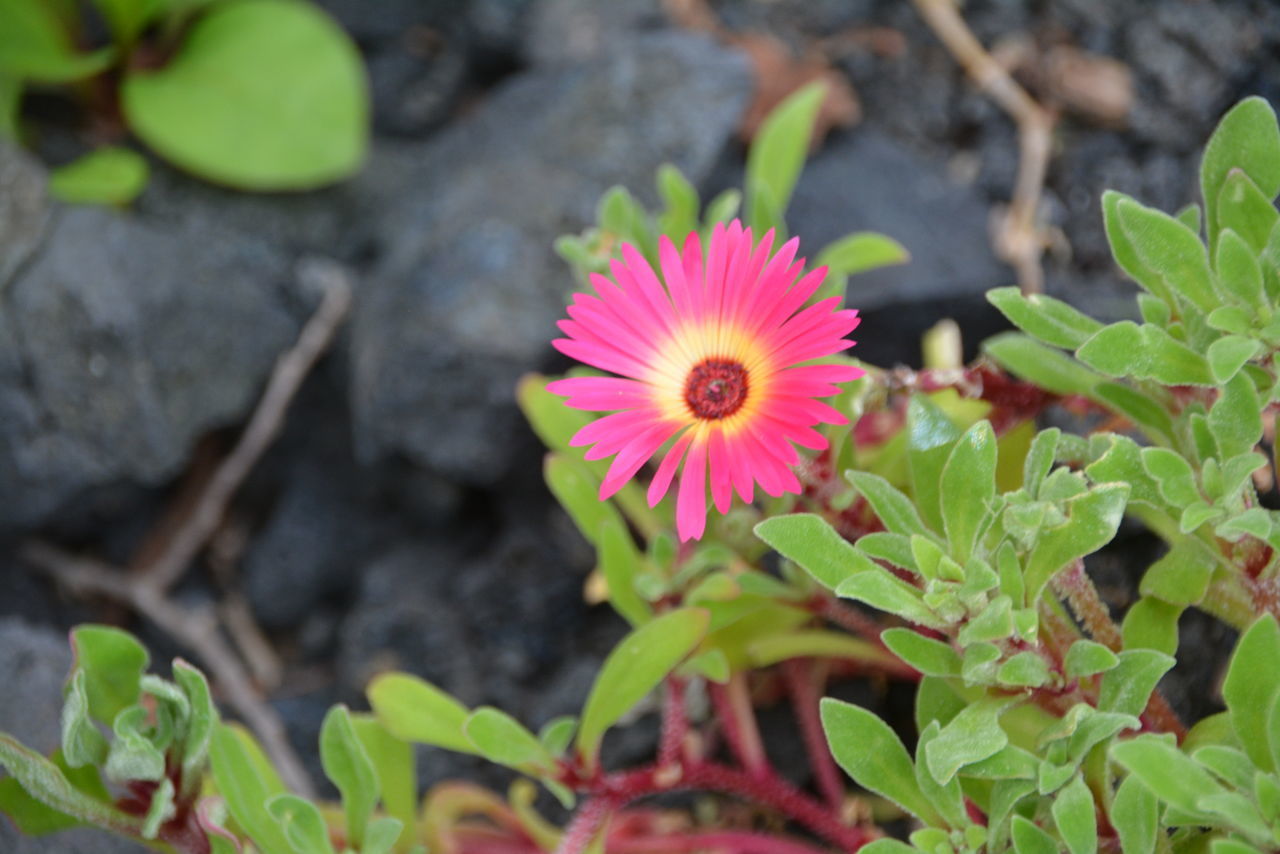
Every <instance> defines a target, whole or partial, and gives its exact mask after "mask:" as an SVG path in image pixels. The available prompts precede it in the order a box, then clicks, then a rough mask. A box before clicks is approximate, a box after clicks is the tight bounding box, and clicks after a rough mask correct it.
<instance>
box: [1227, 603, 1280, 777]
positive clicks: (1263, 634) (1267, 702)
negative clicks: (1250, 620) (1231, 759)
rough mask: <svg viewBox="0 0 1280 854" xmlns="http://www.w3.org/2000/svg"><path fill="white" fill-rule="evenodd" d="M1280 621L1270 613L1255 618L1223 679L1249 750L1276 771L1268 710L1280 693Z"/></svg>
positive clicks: (1235, 721)
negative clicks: (1269, 742) (1269, 745)
mask: <svg viewBox="0 0 1280 854" xmlns="http://www.w3.org/2000/svg"><path fill="white" fill-rule="evenodd" d="M1277 661H1280V625H1277V623H1276V618H1275V617H1274V616H1273V615H1271V614H1268V615H1266V616H1264V617H1262V618H1260V619H1258V620H1256V621H1255V622H1254V624H1253V625H1252V626H1250V627H1249V629H1248V631H1246V632H1245V633H1244V634H1243V635H1242V636H1241V637H1240V640H1239V641H1238V642H1237V643H1236V649H1235V652H1234V653H1232V656H1231V664H1230V665H1229V667H1228V668H1227V677H1226V680H1225V681H1224V682H1223V683H1222V698H1223V699H1224V700H1225V701H1226V703H1227V710H1228V711H1229V712H1230V713H1231V725H1232V727H1233V728H1234V729H1235V731H1236V735H1237V736H1239V738H1240V743H1241V744H1242V745H1243V746H1244V749H1245V752H1246V753H1247V754H1249V758H1250V759H1252V760H1253V762H1254V764H1256V765H1257V766H1258V767H1259V768H1262V769H1264V770H1266V771H1275V770H1276V765H1275V761H1274V758H1273V757H1272V755H1271V751H1270V750H1269V749H1268V748H1267V741H1268V739H1267V729H1268V727H1267V723H1268V721H1267V713H1268V711H1270V709H1271V706H1272V703H1274V702H1275V700H1276V697H1277V696H1280V668H1277V667H1276V662H1277Z"/></svg>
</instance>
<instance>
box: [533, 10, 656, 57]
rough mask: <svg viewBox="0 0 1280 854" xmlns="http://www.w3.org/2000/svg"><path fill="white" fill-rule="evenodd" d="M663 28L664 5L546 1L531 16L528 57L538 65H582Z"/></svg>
mask: <svg viewBox="0 0 1280 854" xmlns="http://www.w3.org/2000/svg"><path fill="white" fill-rule="evenodd" d="M663 26H670V22H669V21H668V19H667V16H666V14H665V13H664V11H663V9H662V2H661V0H611V2H609V3H600V2H597V0H541V2H538V3H536V4H534V5H533V8H532V9H530V11H529V21H528V26H527V27H525V31H524V48H523V52H524V56H525V58H526V59H527V60H529V61H530V62H533V63H535V64H538V65H554V64H557V63H566V62H581V61H583V60H588V59H597V58H599V57H602V56H605V55H606V54H607V53H608V52H609V51H610V50H613V49H614V48H615V47H616V46H617V45H618V44H620V43H625V42H627V41H629V40H631V39H632V38H634V37H635V36H636V35H637V34H638V33H641V32H644V31H645V30H656V29H660V28H662V27H663Z"/></svg>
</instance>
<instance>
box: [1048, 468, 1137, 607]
mask: <svg viewBox="0 0 1280 854" xmlns="http://www.w3.org/2000/svg"><path fill="white" fill-rule="evenodd" d="M1128 498H1129V486H1128V484H1124V483H1108V484H1103V485H1101V486H1095V487H1094V488H1093V489H1091V490H1089V491H1088V492H1086V493H1085V494H1083V495H1080V496H1077V497H1075V498H1072V499H1070V500H1068V501H1067V502H1065V505H1064V506H1065V508H1066V510H1067V514H1068V517H1067V521H1065V522H1063V523H1062V524H1061V525H1056V526H1054V527H1052V528H1046V529H1044V530H1043V531H1042V532H1041V534H1040V539H1039V542H1038V543H1037V545H1036V549H1035V551H1033V552H1032V553H1031V556H1030V557H1029V558H1028V560H1027V571H1026V576H1025V579H1026V586H1027V604H1028V605H1029V606H1032V607H1034V605H1035V603H1036V602H1038V601H1039V600H1040V594H1041V593H1042V592H1044V586H1045V585H1046V584H1048V583H1049V579H1050V578H1052V577H1053V576H1054V575H1055V574H1056V573H1057V572H1058V571H1059V570H1061V569H1063V568H1064V567H1066V566H1067V565H1068V564H1070V563H1071V562H1072V561H1074V560H1076V559H1078V558H1082V557H1084V556H1085V555H1089V554H1092V553H1093V552H1096V551H1097V550H1098V549H1100V548H1102V547H1103V546H1105V545H1106V544H1107V543H1109V542H1111V540H1112V538H1114V537H1115V535H1116V530H1117V529H1118V528H1119V527H1120V521H1121V519H1122V518H1123V517H1124V508H1125V504H1126V503H1127V501H1128Z"/></svg>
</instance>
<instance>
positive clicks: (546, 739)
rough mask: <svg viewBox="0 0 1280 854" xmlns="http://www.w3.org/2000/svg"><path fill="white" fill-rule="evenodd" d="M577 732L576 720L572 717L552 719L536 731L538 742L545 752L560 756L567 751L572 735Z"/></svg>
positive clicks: (565, 716) (564, 716)
mask: <svg viewBox="0 0 1280 854" xmlns="http://www.w3.org/2000/svg"><path fill="white" fill-rule="evenodd" d="M577 730H578V719H577V718H576V717H574V716H573V715H561V716H560V717H558V718H552V719H551V720H549V721H547V723H545V724H544V725H543V726H542V729H540V730H538V741H539V742H540V743H541V744H542V746H543V747H545V748H546V749H547V752H548V753H550V754H552V755H553V756H560V755H562V754H563V753H564V752H565V751H566V750H568V749H569V745H570V743H572V741H573V734H574V733H575V732H577Z"/></svg>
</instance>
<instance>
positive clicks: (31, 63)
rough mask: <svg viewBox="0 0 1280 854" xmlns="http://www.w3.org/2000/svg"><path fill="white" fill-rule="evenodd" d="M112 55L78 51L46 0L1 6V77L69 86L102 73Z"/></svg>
mask: <svg viewBox="0 0 1280 854" xmlns="http://www.w3.org/2000/svg"><path fill="white" fill-rule="evenodd" d="M115 56H116V53H115V50H113V49H111V48H103V49H102V50H97V51H93V52H92V53H79V52H77V51H76V50H75V47H74V46H73V45H72V42H71V35H70V33H68V31H67V28H66V27H65V26H64V25H63V23H62V21H61V20H59V18H58V14H57V11H56V9H55V8H54V4H51V3H49V2H47V0H5V2H4V3H0V77H7V78H13V79H17V80H33V81H36V82H40V83H68V82H71V81H73V80H79V79H81V78H83V77H91V76H93V75H94V74H97V73H99V72H100V71H103V70H105V69H106V68H107V66H109V65H110V64H111V62H112V61H113V60H114V59H115Z"/></svg>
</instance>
